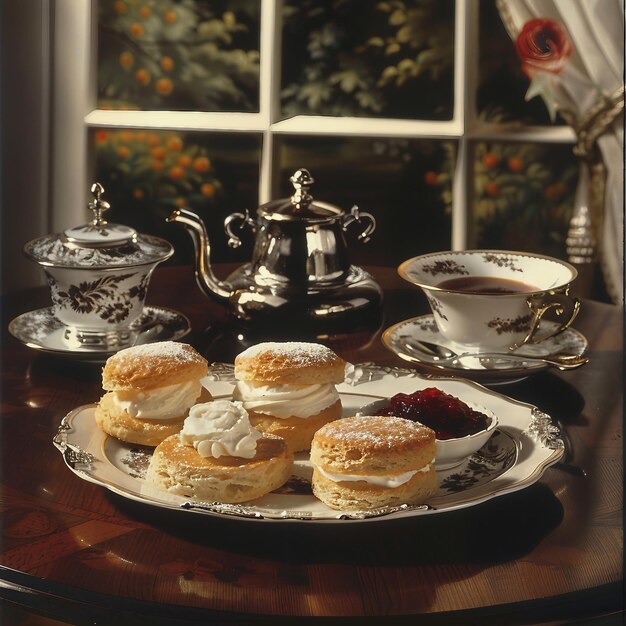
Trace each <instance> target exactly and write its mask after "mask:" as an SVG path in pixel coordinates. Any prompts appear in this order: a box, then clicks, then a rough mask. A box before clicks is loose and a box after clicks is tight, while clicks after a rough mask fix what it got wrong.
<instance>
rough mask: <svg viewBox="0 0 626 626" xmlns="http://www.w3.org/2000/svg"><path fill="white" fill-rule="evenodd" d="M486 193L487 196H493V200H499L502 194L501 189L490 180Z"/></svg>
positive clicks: (486, 186)
mask: <svg viewBox="0 0 626 626" xmlns="http://www.w3.org/2000/svg"><path fill="white" fill-rule="evenodd" d="M485 191H486V192H487V195H488V196H491V197H492V198H497V197H498V196H499V195H500V193H501V192H500V187H499V186H498V184H497V183H495V182H494V181H493V180H490V181H489V182H488V183H487V184H486V185H485Z"/></svg>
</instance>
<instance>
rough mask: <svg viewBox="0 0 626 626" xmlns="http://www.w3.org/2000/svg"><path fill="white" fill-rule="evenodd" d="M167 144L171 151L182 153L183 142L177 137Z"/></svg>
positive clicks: (170, 138)
mask: <svg viewBox="0 0 626 626" xmlns="http://www.w3.org/2000/svg"><path fill="white" fill-rule="evenodd" d="M166 144H167V147H168V148H169V149H170V150H174V151H175V152H180V151H181V150H182V149H183V140H182V139H181V138H180V137H177V136H176V135H174V136H173V137H169V138H168V140H167V141H166Z"/></svg>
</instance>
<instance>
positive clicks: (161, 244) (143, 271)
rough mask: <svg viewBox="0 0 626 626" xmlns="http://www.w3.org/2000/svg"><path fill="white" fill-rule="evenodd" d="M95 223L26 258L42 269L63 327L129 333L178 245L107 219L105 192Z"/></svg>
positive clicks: (43, 240) (52, 239) (32, 248)
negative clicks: (160, 270)
mask: <svg viewBox="0 0 626 626" xmlns="http://www.w3.org/2000/svg"><path fill="white" fill-rule="evenodd" d="M91 192H92V194H93V196H94V199H93V200H92V202H90V204H89V209H91V210H92V211H93V213H94V219H93V220H92V221H91V222H88V223H87V224H82V225H79V226H76V227H74V228H68V229H67V230H65V231H63V233H60V234H56V235H46V236H43V237H38V238H37V239H33V240H32V241H29V242H28V243H27V244H26V245H25V246H24V252H25V253H26V255H27V256H29V257H30V258H31V259H32V260H33V261H35V262H36V263H38V264H39V265H41V266H42V268H43V270H44V272H45V274H46V277H47V279H48V285H49V287H50V295H51V297H52V303H53V305H54V314H55V316H56V317H57V318H58V320H59V321H60V322H62V323H63V324H66V325H68V326H72V327H74V328H76V329H78V330H85V331H90V332H96V333H99V332H102V333H107V332H109V331H111V330H118V329H122V328H125V327H128V326H129V325H130V324H131V323H132V322H134V321H135V320H136V319H137V318H138V317H139V316H140V315H141V313H142V311H143V306H144V302H145V299H146V294H147V291H148V284H149V281H150V277H151V275H152V272H153V270H154V268H155V267H156V266H157V265H158V264H159V263H161V262H162V261H165V260H166V259H168V258H169V257H170V256H172V254H173V253H174V249H173V247H172V245H171V244H170V243H169V242H167V241H165V240H164V239H160V238H158V237H153V236H150V235H142V234H139V233H137V232H136V231H135V230H134V229H132V228H130V227H128V226H124V225H121V224H109V223H108V222H107V221H106V220H105V219H104V218H103V216H102V214H103V212H104V211H106V210H107V209H109V208H110V207H109V204H108V203H107V202H105V201H104V200H103V199H102V193H103V192H104V189H103V188H102V186H101V185H100V184H99V183H96V184H94V185H93V186H92V188H91Z"/></svg>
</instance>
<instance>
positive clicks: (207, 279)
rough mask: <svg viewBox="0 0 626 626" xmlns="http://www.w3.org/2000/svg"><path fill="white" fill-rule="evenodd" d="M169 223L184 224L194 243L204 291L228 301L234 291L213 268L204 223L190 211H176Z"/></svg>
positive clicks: (200, 282)
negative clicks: (220, 278)
mask: <svg viewBox="0 0 626 626" xmlns="http://www.w3.org/2000/svg"><path fill="white" fill-rule="evenodd" d="M167 221H168V222H178V223H180V224H182V225H183V226H184V227H185V228H186V229H187V232H188V233H189V236H190V237H191V239H192V241H193V247H194V250H195V253H196V267H195V271H196V280H197V282H198V286H199V287H200V289H202V291H203V292H204V293H205V294H206V295H207V296H209V297H211V298H217V299H219V300H228V298H230V297H231V296H232V295H233V293H234V290H233V288H232V286H231V285H230V284H229V283H227V282H224V281H221V280H218V279H217V278H216V276H215V274H213V270H212V268H211V244H210V242H209V236H208V234H207V231H206V227H205V225H204V222H203V221H202V220H201V219H200V217H199V216H198V215H196V214H195V213H194V212H193V211H190V210H189V209H176V210H175V211H173V212H172V214H171V215H170V216H169V217H168V218H167Z"/></svg>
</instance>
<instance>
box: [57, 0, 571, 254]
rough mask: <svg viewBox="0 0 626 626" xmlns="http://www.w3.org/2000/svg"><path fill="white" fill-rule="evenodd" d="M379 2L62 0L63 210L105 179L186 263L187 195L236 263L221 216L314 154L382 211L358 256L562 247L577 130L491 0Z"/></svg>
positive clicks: (118, 217)
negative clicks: (177, 219)
mask: <svg viewBox="0 0 626 626" xmlns="http://www.w3.org/2000/svg"><path fill="white" fill-rule="evenodd" d="M77 4H78V5H80V6H77ZM370 9H371V10H370V11H364V3H363V2H362V0H333V1H328V0H284V1H283V2H276V1H274V0H180V1H178V2H174V1H172V0H144V1H143V2H142V1H141V0H98V1H96V0H93V2H92V3H91V4H89V3H75V2H74V1H73V0H57V3H56V12H57V14H56V16H55V28H56V33H55V41H56V42H57V46H56V54H55V68H56V72H57V73H56V77H55V84H56V86H57V89H56V91H55V93H56V96H55V99H56V100H55V111H56V114H55V129H56V140H55V142H54V154H55V157H56V159H55V162H56V163H59V164H62V165H60V166H59V167H58V168H57V171H56V172H55V173H54V176H55V181H58V182H57V184H56V185H55V189H54V195H53V202H54V206H53V211H54V212H55V213H56V212H59V214H62V215H63V220H64V221H65V222H67V221H68V220H70V218H71V221H72V222H74V223H75V222H77V221H81V220H84V216H85V209H84V205H85V202H86V201H87V200H86V199H84V198H83V197H80V189H83V190H88V189H89V186H90V183H91V182H93V181H94V180H96V179H98V180H100V181H101V182H103V184H104V186H105V189H106V195H107V199H108V200H109V202H110V203H111V204H112V205H113V207H114V209H113V211H112V214H111V216H110V219H112V220H115V221H121V222H123V223H127V224H131V225H134V226H135V227H137V228H139V229H140V230H144V231H149V232H153V233H155V234H159V235H161V236H166V237H168V238H169V239H170V240H172V241H173V242H174V244H175V246H176V249H177V253H178V257H177V258H178V260H181V261H187V260H189V258H190V255H191V252H190V250H191V247H190V246H191V242H190V241H188V240H187V238H186V237H185V235H184V233H182V232H181V231H179V230H178V229H177V227H176V226H175V225H173V224H166V223H165V217H166V215H167V214H168V213H169V211H170V210H171V209H172V207H174V206H178V205H181V204H184V205H187V206H190V207H191V208H192V209H194V210H196V211H198V212H199V213H200V214H201V215H202V217H203V218H204V219H205V221H206V222H207V224H208V225H209V230H210V232H211V237H212V245H213V248H215V254H216V257H217V260H240V259H242V258H248V257H249V254H250V250H249V249H247V250H239V251H232V250H230V249H229V248H228V247H227V246H226V236H225V235H222V230H221V228H222V227H221V222H223V219H224V217H226V216H227V215H228V214H230V213H231V212H233V211H241V210H244V209H254V208H255V207H256V206H257V205H258V204H259V203H263V202H267V201H269V200H270V199H276V198H279V197H284V196H286V195H290V185H289V181H288V179H289V176H290V174H291V173H293V171H295V169H297V168H300V167H306V168H307V169H309V170H310V171H311V173H312V174H313V177H314V178H315V180H316V182H315V185H314V187H313V189H312V193H313V195H314V196H315V197H316V198H318V199H320V200H324V201H326V202H331V203H334V204H337V205H339V206H342V207H343V208H345V209H346V210H348V209H350V207H351V206H352V205H354V204H356V205H358V206H359V207H360V208H361V209H362V210H365V211H368V212H371V213H373V214H374V215H375V217H376V219H377V221H378V224H379V227H378V230H377V232H375V233H374V235H373V238H372V241H371V242H370V243H368V244H365V245H361V244H357V243H356V241H352V242H350V250H351V254H352V255H353V256H354V262H359V263H360V262H373V263H379V264H385V265H395V264H397V263H399V262H400V261H402V260H403V259H405V258H407V257H409V256H413V255H416V254H421V253H424V252H428V251H432V250H436V249H442V248H450V247H452V248H463V247H477V246H481V247H487V246H489V247H502V248H515V249H523V250H534V251H539V252H544V253H546V254H552V255H555V256H560V257H564V256H565V244H564V241H565V235H566V231H567V225H568V221H569V217H570V215H571V210H572V205H573V193H574V188H575V183H576V177H577V169H576V166H575V160H574V157H573V155H572V154H571V144H572V143H573V140H574V136H573V133H572V131H571V130H570V129H569V128H568V127H567V126H565V125H563V124H559V123H557V124H554V125H553V124H550V122H549V120H548V116H547V113H546V111H545V109H544V108H543V104H542V103H541V102H540V101H538V100H537V99H536V100H534V101H530V102H525V101H524V92H525V89H526V88H527V82H525V80H526V79H525V78H524V76H523V74H522V73H521V71H520V70H519V67H518V63H517V59H516V57H515V52H514V47H513V44H512V43H511V41H510V40H509V37H508V35H507V33H506V32H505V30H504V28H503V26H502V24H501V21H500V18H499V15H498V13H497V9H496V7H495V0H482V1H481V2H478V1H477V0H380V1H376V2H372V3H371V6H370ZM481 33H482V34H481ZM76 50H81V51H84V54H77V53H76ZM85 198H86V196H85ZM520 229H524V232H528V233H533V236H528V237H524V238H523V239H521V238H519V232H520Z"/></svg>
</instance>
